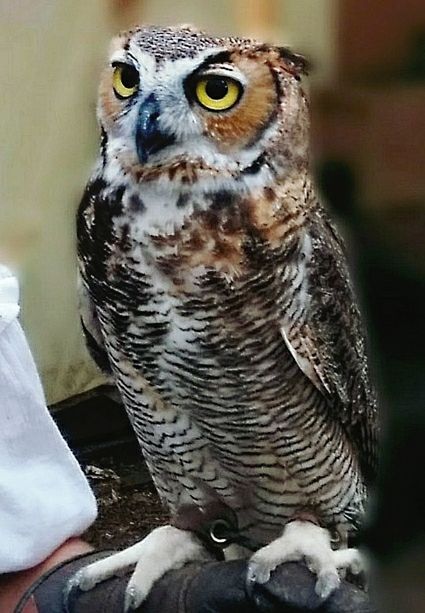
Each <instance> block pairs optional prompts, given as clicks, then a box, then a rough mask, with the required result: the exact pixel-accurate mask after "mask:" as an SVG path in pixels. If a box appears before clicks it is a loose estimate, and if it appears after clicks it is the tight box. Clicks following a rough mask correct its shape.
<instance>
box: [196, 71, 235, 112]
mask: <svg viewBox="0 0 425 613" xmlns="http://www.w3.org/2000/svg"><path fill="white" fill-rule="evenodd" d="M195 95H196V99H197V101H198V102H199V104H200V105H201V106H203V107H204V108H206V109H208V110H209V111H228V110H229V109H231V108H232V106H235V104H236V103H237V102H238V100H239V98H240V97H241V95H242V85H240V83H238V82H237V81H234V80H233V79H230V78H229V77H223V76H220V75H211V76H206V77H202V78H201V79H200V80H199V81H198V82H197V84H196V87H195Z"/></svg>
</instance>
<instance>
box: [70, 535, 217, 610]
mask: <svg viewBox="0 0 425 613" xmlns="http://www.w3.org/2000/svg"><path fill="white" fill-rule="evenodd" d="M207 559H210V556H209V554H208V553H207V551H206V550H205V549H204V547H203V546H202V544H201V542H200V541H199V540H198V539H197V538H196V536H195V535H194V534H193V533H191V532H187V531H186V530H180V529H178V528H174V526H161V527H160V528H156V529H155V530H153V531H152V532H151V533H150V534H148V536H146V537H145V538H144V539H143V540H142V541H140V542H139V543H136V544H135V545H133V546H132V547H129V548H128V549H125V550H124V551H120V552H118V553H116V554H113V555H112V556H109V557H108V558H104V559H102V560H98V561H97V562H94V563H93V564H90V565H89V566H87V567H86V568H83V569H82V570H80V571H78V573H76V574H75V575H74V577H73V578H72V579H71V580H70V582H69V583H68V592H69V591H71V589H72V588H73V587H78V588H79V589H80V590H83V591H87V590H90V589H92V588H93V587H94V586H95V585H96V584H97V583H100V582H101V581H104V580H105V579H109V578H110V577H112V576H113V575H115V574H117V572H119V571H121V570H123V569H126V568H128V567H129V566H131V565H133V564H136V568H135V569H134V572H133V574H132V576H131V579H130V581H129V583H128V586H127V589H126V594H125V602H124V610H125V611H130V610H131V609H137V608H138V607H139V606H140V605H141V604H142V602H143V601H144V600H145V598H146V596H147V595H148V594H149V592H150V589H151V587H152V585H153V584H154V583H155V581H157V580H158V579H160V577H162V575H164V574H165V573H166V572H167V571H169V570H171V569H175V568H180V567H181V566H183V565H184V564H185V563H186V562H190V561H195V560H207Z"/></svg>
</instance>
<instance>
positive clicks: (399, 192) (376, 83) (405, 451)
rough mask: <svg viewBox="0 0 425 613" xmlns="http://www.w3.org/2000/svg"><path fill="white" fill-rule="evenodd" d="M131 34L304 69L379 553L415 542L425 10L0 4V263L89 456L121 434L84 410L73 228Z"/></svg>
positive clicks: (191, 3) (336, 5)
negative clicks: (352, 299)
mask: <svg viewBox="0 0 425 613" xmlns="http://www.w3.org/2000/svg"><path fill="white" fill-rule="evenodd" d="M140 22H145V23H155V24H176V23H193V24H195V25H197V26H199V27H201V28H204V29H206V30H208V31H210V32H212V33H218V34H243V35H254V36H256V37H259V38H262V39H266V40H267V41H272V42H276V43H280V44H287V45H290V46H292V47H293V48H294V49H295V50H297V51H299V52H302V53H304V54H306V55H307V56H309V57H310V58H311V60H312V62H313V66H314V70H313V73H312V75H311V77H310V78H309V80H308V84H307V87H308V88H309V91H310V95H311V102H312V151H313V165H314V170H315V173H316V177H317V181H318V184H319V186H320V189H321V191H322V194H323V198H324V200H325V201H326V202H327V204H328V206H329V207H330V208H331V210H332V212H333V214H334V215H335V217H336V219H337V221H338V223H339V225H340V228H341V231H342V232H343V233H344V235H345V238H346V241H347V246H348V251H349V254H350V260H351V264H352V268H353V275H354V278H355V280H356V283H357V286H358V292H359V295H360V299H361V302H362V304H363V310H364V312H365V314H366V318H367V322H368V329H369V337H370V347H371V349H370V351H371V361H372V367H373V370H374V372H375V378H376V380H377V382H378V386H379V389H380V395H381V406H382V407H383V415H384V423H385V425H386V429H387V430H388V432H389V435H388V440H387V445H386V453H387V456H388V457H389V458H390V461H389V463H388V465H387V466H388V469H387V470H386V472H384V477H383V481H385V484H386V485H385V488H384V490H383V491H385V496H387V497H388V500H387V503H385V517H386V518H387V519H386V521H387V524H386V528H385V527H384V528H383V529H382V533H381V536H377V537H376V548H377V550H378V549H380V548H381V550H382V551H384V550H386V545H385V543H386V542H387V537H388V534H391V539H392V542H393V543H406V541H407V540H408V539H409V538H412V539H413V540H414V539H415V538H416V537H417V535H418V533H419V532H421V533H422V534H423V532H424V526H423V519H424V517H425V502H424V501H425V495H424V494H425V492H424V485H423V484H424V477H423V475H422V473H421V472H420V471H418V467H423V466H424V465H425V442H424V438H425V324H424V319H425V172H424V169H425V3H424V1H423V0H403V1H401V0H385V2H383V1H382V0H368V1H367V2H359V1H358V0H339V1H338V0H265V1H263V2H260V1H255V0H209V1H200V0H90V1H87V0H0V45H1V53H0V66H1V73H2V87H1V113H0V122H1V135H2V147H1V150H0V259H2V260H3V261H6V262H9V263H11V264H12V265H13V267H14V268H15V269H16V270H17V271H18V274H19V277H20V280H21V285H22V315H21V320H22V323H23V326H24V328H25V331H26V333H27V336H28V339H29V341H30V344H31V348H32V350H33V352H34V356H35V359H36V362H37V365H38V367H39V370H40V373H41V376H42V379H43V383H44V386H45V390H46V395H47V399H48V402H49V404H50V405H51V406H52V410H53V411H54V412H55V414H56V415H57V418H58V420H59V421H60V419H61V417H60V414H61V411H60V409H64V408H66V409H67V410H68V412H67V415H68V417H67V420H66V424H65V426H64V427H65V429H66V428H68V429H69V431H70V433H71V434H70V436H75V437H76V439H78V440H80V441H81V440H83V442H87V441H88V442H89V443H90V444H92V443H93V441H95V442H96V439H97V442H98V443H100V442H101V440H103V439H104V438H105V437H106V438H107V437H110V438H111V439H112V438H114V437H116V436H117V431H120V432H121V434H122V435H123V431H124V429H125V428H127V426H123V425H122V423H121V421H120V420H121V417H120V415H121V413H120V410H119V409H116V406H115V404H114V405H113V407H112V405H109V404H108V402H109V399H108V398H107V397H106V396H102V394H97V395H96V394H95V396H96V398H99V397H100V399H101V401H100V404H99V403H98V407H97V408H98V409H99V410H102V407H103V408H104V407H105V406H108V407H109V409H108V410H110V413H108V415H109V417H108V419H106V421H104V422H102V426H101V427H99V421H96V420H94V419H93V417H91V418H90V414H91V415H92V416H93V415H95V409H93V410H92V412H91V413H90V410H88V409H87V403H86V399H87V398H91V399H92V398H93V394H91V395H90V394H89V395H87V392H88V390H93V389H95V390H96V389H98V386H99V385H102V383H103V380H102V378H101V377H100V375H99V373H98V372H97V370H96V368H95V367H94V366H93V364H92V363H91V361H90V359H89V357H88V354H87V352H86V350H85V348H84V342H83V340H82V335H81V331H80V327H79V320H78V313H77V300H76V289H75V277H76V265H75V234H74V217H75V211H76V207H77V206H78V201H79V197H80V195H81V193H82V190H83V187H84V184H85V182H86V180H87V178H88V176H89V173H90V168H91V164H92V163H93V161H94V159H95V156H96V152H97V141H98V133H97V126H96V121H95V104H96V95H97V83H98V76H99V73H100V70H101V67H102V63H103V61H104V59H105V57H106V51H107V46H108V41H109V39H110V36H111V35H112V34H113V33H115V32H116V31H117V30H119V29H122V28H126V27H128V26H130V25H131V24H134V23H140ZM101 389H103V388H101ZM75 399H77V401H76V400H75ZM89 404H90V402H89ZM92 404H93V402H92V401H91V405H90V406H92ZM69 407H71V409H70V408H69ZM99 407H100V408H99ZM114 407H115V408H114ZM90 423H91V425H90ZM120 428H121V429H122V431H121V430H120ZM123 436H124V435H123ZM418 475H419V477H418ZM418 479H419V481H418ZM383 499H384V498H383V497H381V504H384V503H383V502H382V500H383ZM394 500H398V501H399V504H398V505H395V508H394V504H393V503H394ZM403 500H409V504H406V505H404V504H403V503H402V501H403ZM384 523H385V522H384ZM395 524H397V526H401V528H400V533H398V532H397V530H398V528H396V527H395ZM382 525H383V524H382ZM423 602H425V600H424V601H423ZM394 610H396V609H394ZM397 610H400V611H401V610H402V609H397ZM403 610H404V609H403ZM406 610H407V609H406ZM408 610H409V611H416V610H417V611H422V610H425V605H424V608H417V609H416V608H414V607H413V605H412V606H411V608H410V609H408Z"/></svg>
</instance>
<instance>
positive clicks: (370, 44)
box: [339, 0, 425, 78]
mask: <svg viewBox="0 0 425 613" xmlns="http://www.w3.org/2000/svg"><path fill="white" fill-rule="evenodd" d="M339 4H340V9H339V10H340V18H339V23H340V28H339V39H340V40H339V47H340V53H339V72H340V76H341V77H342V78H346V77H352V76H356V75H359V74H364V73H365V72H366V73H367V72H370V71H373V70H374V69H376V68H378V69H383V68H386V69H387V70H386V71H385V72H393V71H396V70H397V69H398V68H399V67H400V66H402V64H403V61H404V60H405V58H406V55H407V53H408V48H409V41H410V37H411V35H412V34H413V33H414V32H416V31H418V30H420V29H421V30H422V31H425V1H424V0H364V1H363V2H359V0H341V2H340V3H339Z"/></svg>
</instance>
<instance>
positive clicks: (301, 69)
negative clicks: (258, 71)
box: [277, 47, 311, 77]
mask: <svg viewBox="0 0 425 613" xmlns="http://www.w3.org/2000/svg"><path fill="white" fill-rule="evenodd" d="M277 51H278V53H279V56H280V57H281V59H282V60H283V62H284V64H285V67H286V69H287V70H288V71H289V72H291V73H293V74H294V75H295V76H296V77H300V76H301V75H307V74H309V72H310V70H311V63H310V61H309V60H308V59H307V58H305V57H304V56H303V55H300V54H299V53H294V51H292V50H291V49H289V48H288V47H277Z"/></svg>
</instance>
